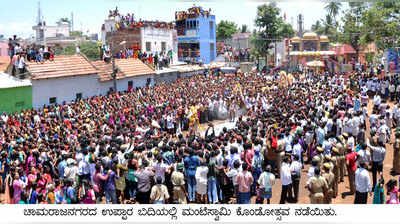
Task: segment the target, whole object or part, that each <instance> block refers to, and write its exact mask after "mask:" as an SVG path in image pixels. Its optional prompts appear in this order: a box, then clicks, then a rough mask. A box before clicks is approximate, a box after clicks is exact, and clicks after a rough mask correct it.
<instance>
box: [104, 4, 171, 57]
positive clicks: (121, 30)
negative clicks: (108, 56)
mask: <svg viewBox="0 0 400 224" xmlns="http://www.w3.org/2000/svg"><path fill="white" fill-rule="evenodd" d="M101 41H102V43H103V44H105V45H107V46H112V47H113V49H114V50H113V52H116V51H119V50H121V49H123V48H131V49H134V50H140V51H141V52H146V54H153V55H155V54H156V53H157V54H160V53H161V52H165V53H167V52H169V51H172V52H173V61H177V60H178V59H177V53H176V50H177V38H176V30H175V29H174V28H173V24H172V23H166V22H159V21H156V22H154V21H142V20H140V21H135V20H133V18H132V17H127V16H122V15H120V14H119V12H116V13H113V14H111V15H109V17H108V19H106V20H105V21H104V24H103V26H102V31H101ZM121 42H124V44H123V45H119V43H121Z"/></svg>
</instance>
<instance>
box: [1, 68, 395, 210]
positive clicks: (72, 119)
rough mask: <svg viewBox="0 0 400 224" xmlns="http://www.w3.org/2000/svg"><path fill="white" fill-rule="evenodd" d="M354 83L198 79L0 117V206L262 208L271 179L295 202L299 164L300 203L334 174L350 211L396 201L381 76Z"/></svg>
mask: <svg viewBox="0 0 400 224" xmlns="http://www.w3.org/2000/svg"><path fill="white" fill-rule="evenodd" d="M364 78H365V79H366V82H363V80H364ZM354 79H358V80H359V82H358V85H354V86H353V87H354V88H353V90H351V89H350V88H349V87H350V85H348V82H347V80H346V78H345V77H343V76H339V75H334V74H326V73H321V74H317V73H316V74H313V73H307V74H293V75H291V74H289V75H285V74H284V73H283V72H282V73H277V74H275V75H273V76H267V75H264V74H262V73H257V72H251V73H241V72H240V71H238V72H237V73H235V74H222V73H219V74H214V75H211V74H209V73H206V74H204V75H197V76H193V77H190V78H184V79H178V80H177V81H175V82H173V83H170V84H161V85H157V86H153V87H143V88H139V89H135V90H132V91H129V92H124V93H114V94H110V95H108V96H97V97H91V98H89V99H84V100H81V101H77V102H72V103H69V104H67V103H63V104H62V105H57V104H56V105H45V106H44V107H43V108H41V109H38V110H23V111H21V112H19V113H14V114H5V113H3V114H2V115H1V119H0V147H1V154H0V157H1V162H0V163H1V164H0V166H1V170H0V172H1V175H2V178H1V180H2V184H1V185H0V186H2V190H3V192H4V200H5V203H15V204H18V203H20V204H36V203H42V204H47V203H49V204H61V203H102V202H103V200H104V198H105V201H106V203H114V204H115V203H140V204H145V203H159V204H161V203H194V202H197V203H241V204H247V203H254V202H255V203H264V202H265V200H264V199H266V202H267V203H270V200H271V198H272V197H274V195H276V194H273V192H272V189H273V188H272V187H273V185H274V184H275V179H276V178H280V183H281V185H282V188H281V198H280V203H286V202H296V201H297V200H298V195H299V190H301V189H300V186H299V185H300V179H301V178H302V175H301V172H302V170H303V169H304V165H305V164H307V163H310V164H311V166H310V168H309V169H308V173H307V181H306V182H307V184H306V186H305V187H306V188H307V189H308V191H309V192H310V202H311V203H330V202H331V200H332V198H334V197H336V196H337V195H338V193H339V192H338V185H339V184H341V182H342V181H343V180H344V177H345V176H346V175H347V177H348V179H349V184H350V186H349V187H350V192H348V194H355V203H366V202H367V199H368V193H372V192H374V197H373V202H374V203H386V201H385V199H384V198H385V195H388V196H389V200H388V201H387V202H388V203H398V188H397V181H396V180H394V179H392V180H389V181H386V182H385V180H383V178H382V170H383V163H384V162H385V163H387V161H385V153H386V147H388V146H389V145H391V144H392V145H393V148H394V156H393V170H392V174H393V175H396V174H398V173H400V132H394V131H393V129H392V127H397V124H399V121H400V120H399V119H400V108H399V103H397V102H395V103H394V104H393V105H392V106H390V104H389V103H388V101H387V99H388V96H389V95H387V94H386V91H385V93H384V94H381V93H382V92H381V91H379V90H380V89H381V88H383V89H386V87H385V86H386V85H385V81H384V80H376V79H372V78H368V77H362V76H361V75H360V77H354ZM370 80H372V82H373V83H374V85H373V86H374V88H373V87H372V85H368V81H370ZM370 82H371V81H370ZM389 93H390V91H389ZM389 93H388V94H389ZM368 94H369V95H370V96H371V98H373V104H374V108H373V111H372V113H371V114H370V113H369V112H368V110H367V104H368V102H369V97H368ZM215 119H228V120H229V124H230V125H231V128H227V127H225V128H223V129H222V130H221V131H218V130H216V128H214V125H213V121H214V120H215ZM206 123H208V126H207V127H205V126H204V125H203V124H206ZM367 131H370V134H367ZM394 135H395V136H396V140H395V141H394V143H393V142H391V141H390V140H391V139H392V137H393V136H394ZM370 171H371V173H372V181H371V178H370V174H369V172H370ZM303 187H304V186H302V188H303ZM385 188H386V192H387V193H386V194H385V193H384V190H385ZM252 196H255V201H253V200H251V198H252Z"/></svg>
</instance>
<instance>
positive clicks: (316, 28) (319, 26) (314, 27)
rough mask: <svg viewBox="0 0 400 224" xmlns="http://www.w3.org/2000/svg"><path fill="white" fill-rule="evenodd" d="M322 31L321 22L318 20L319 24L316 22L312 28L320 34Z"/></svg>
mask: <svg viewBox="0 0 400 224" xmlns="http://www.w3.org/2000/svg"><path fill="white" fill-rule="evenodd" d="M320 29H321V22H320V21H319V20H317V22H315V24H313V25H312V26H311V30H312V31H314V32H318V31H319V30H320Z"/></svg>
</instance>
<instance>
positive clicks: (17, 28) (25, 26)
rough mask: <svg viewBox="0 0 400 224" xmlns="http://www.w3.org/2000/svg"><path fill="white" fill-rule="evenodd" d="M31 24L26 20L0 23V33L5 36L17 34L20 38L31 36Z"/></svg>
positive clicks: (32, 32)
mask: <svg viewBox="0 0 400 224" xmlns="http://www.w3.org/2000/svg"><path fill="white" fill-rule="evenodd" d="M32 26H33V24H32V23H30V22H27V21H24V22H10V23H7V24H2V23H0V34H2V35H4V37H5V38H9V37H12V36H13V35H17V36H19V37H22V38H28V37H31V36H32V35H33V34H34V31H33V30H32Z"/></svg>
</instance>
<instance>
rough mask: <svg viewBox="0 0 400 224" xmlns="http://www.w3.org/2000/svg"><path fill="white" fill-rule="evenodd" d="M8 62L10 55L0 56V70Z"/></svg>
mask: <svg viewBox="0 0 400 224" xmlns="http://www.w3.org/2000/svg"><path fill="white" fill-rule="evenodd" d="M9 63H10V56H0V72H4V71H5V70H6V69H7V67H8V64H9Z"/></svg>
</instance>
